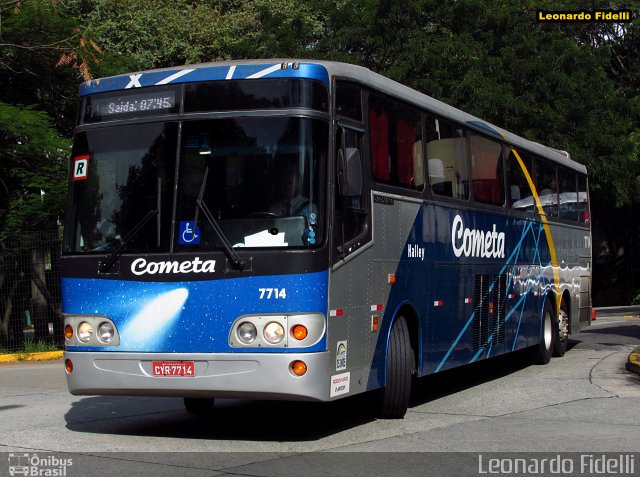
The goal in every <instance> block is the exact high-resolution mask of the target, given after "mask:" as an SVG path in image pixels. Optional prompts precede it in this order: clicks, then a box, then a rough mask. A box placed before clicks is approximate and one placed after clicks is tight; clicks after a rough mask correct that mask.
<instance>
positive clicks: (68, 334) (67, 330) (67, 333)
mask: <svg viewBox="0 0 640 477" xmlns="http://www.w3.org/2000/svg"><path fill="white" fill-rule="evenodd" d="M64 337H65V338H67V339H68V340H70V339H71V338H73V326H71V325H67V326H65V327H64Z"/></svg>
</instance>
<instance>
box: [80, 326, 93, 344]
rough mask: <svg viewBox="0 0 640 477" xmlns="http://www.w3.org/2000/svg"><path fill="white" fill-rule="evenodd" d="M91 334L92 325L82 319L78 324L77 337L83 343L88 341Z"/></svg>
mask: <svg viewBox="0 0 640 477" xmlns="http://www.w3.org/2000/svg"><path fill="white" fill-rule="evenodd" d="M92 334H93V326H91V325H90V324H89V323H87V322H86V321H83V322H82V323H80V324H79V325H78V339H79V340H80V341H82V342H83V343H88V342H89V340H90V339H91V335H92Z"/></svg>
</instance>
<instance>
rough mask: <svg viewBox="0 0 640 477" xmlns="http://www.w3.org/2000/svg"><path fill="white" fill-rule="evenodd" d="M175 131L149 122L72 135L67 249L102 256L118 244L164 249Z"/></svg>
mask: <svg viewBox="0 0 640 477" xmlns="http://www.w3.org/2000/svg"><path fill="white" fill-rule="evenodd" d="M177 129H178V128H177V125H176V124H175V123H169V124H165V123H154V124H138V125H129V126H118V127H110V128H103V129H94V130H91V131H87V132H81V133H78V134H77V135H76V137H75V138H74V146H73V157H72V165H73V167H74V174H73V175H72V179H73V180H72V187H71V194H72V206H71V209H70V211H71V213H70V214H69V217H68V226H67V227H66V228H65V232H66V233H67V234H69V235H68V238H67V241H66V243H67V251H71V252H76V253H79V252H87V253H105V252H108V251H113V250H115V249H117V248H118V247H119V246H120V245H121V244H123V243H124V244H125V245H126V249H125V250H127V251H130V252H133V251H148V252H155V251H167V250H169V237H170V236H171V203H172V199H173V177H174V170H175V155H176V143H177ZM80 168H82V169H81V172H82V174H80V175H78V174H76V170H80ZM138 228H139V230H137V232H134V233H133V235H130V236H128V234H129V233H130V232H131V231H132V230H135V229H138Z"/></svg>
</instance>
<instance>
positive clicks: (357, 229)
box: [333, 128, 367, 258]
mask: <svg viewBox="0 0 640 477" xmlns="http://www.w3.org/2000/svg"><path fill="white" fill-rule="evenodd" d="M337 144H338V147H339V149H338V151H336V161H337V164H336V175H337V177H336V187H335V191H336V200H335V222H334V228H333V237H334V244H335V248H336V251H337V257H339V258H343V257H345V256H347V255H348V254H349V253H351V252H352V251H354V250H355V249H357V248H358V246H359V244H358V243H357V242H356V239H357V238H358V237H360V236H362V235H363V234H364V233H365V232H366V231H367V210H366V203H365V196H364V186H363V182H364V178H363V176H362V156H361V151H362V133H361V132H358V131H354V130H352V129H348V128H341V129H340V130H339V137H338V142H337Z"/></svg>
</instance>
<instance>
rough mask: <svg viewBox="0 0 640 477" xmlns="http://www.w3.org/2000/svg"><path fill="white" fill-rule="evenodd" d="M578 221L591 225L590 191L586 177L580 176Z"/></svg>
mask: <svg viewBox="0 0 640 477" xmlns="http://www.w3.org/2000/svg"><path fill="white" fill-rule="evenodd" d="M578 221H579V222H580V223H581V224H586V223H589V190H588V189H587V178H586V177H585V176H578Z"/></svg>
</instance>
